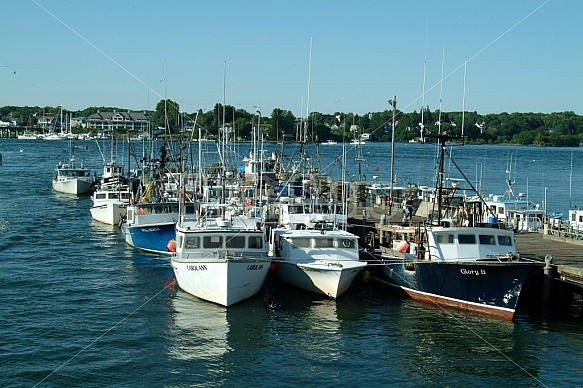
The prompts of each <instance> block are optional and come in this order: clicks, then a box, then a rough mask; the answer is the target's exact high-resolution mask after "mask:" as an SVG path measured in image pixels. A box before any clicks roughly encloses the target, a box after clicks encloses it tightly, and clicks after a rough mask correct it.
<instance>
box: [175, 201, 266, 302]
mask: <svg viewBox="0 0 583 388" xmlns="http://www.w3.org/2000/svg"><path fill="white" fill-rule="evenodd" d="M182 209H183V208H182V207H181V215H180V218H179V221H178V223H177V224H176V239H175V240H174V241H171V242H170V244H171V250H173V251H174V252H173V254H172V256H171V259H170V263H171V266H172V269H173V270H174V274H175V276H176V281H177V282H178V286H179V287H180V288H181V289H183V290H184V291H186V292H188V293H189V294H192V295H194V296H196V297H198V298H200V299H203V300H206V301H209V302H213V303H216V304H219V305H222V306H231V305H233V304H235V303H238V302H241V301H243V300H245V299H247V298H250V297H251V296H253V295H255V294H257V293H258V292H259V290H260V289H261V287H262V286H263V283H264V281H265V278H266V277H267V273H268V271H269V269H270V266H271V259H270V258H269V256H268V247H267V244H266V241H265V230H264V229H263V228H262V227H261V226H260V225H261V222H260V221H261V220H260V219H259V218H257V219H256V218H249V217H248V216H247V215H246V214H245V213H243V212H239V211H238V210H237V209H236V208H235V207H232V206H229V205H219V204H200V207H199V209H198V210H197V211H196V212H195V213H194V214H188V213H187V212H184V211H183V210H182Z"/></svg>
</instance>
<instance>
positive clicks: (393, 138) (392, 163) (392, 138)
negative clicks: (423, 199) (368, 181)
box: [389, 96, 397, 215]
mask: <svg viewBox="0 0 583 388" xmlns="http://www.w3.org/2000/svg"><path fill="white" fill-rule="evenodd" d="M389 104H390V105H391V106H392V107H393V123H392V127H393V130H392V132H391V181H390V188H389V190H390V192H389V196H390V198H391V203H390V205H389V215H391V213H392V210H393V202H394V200H395V198H393V182H394V180H395V179H394V175H395V114H396V111H397V96H393V98H392V99H391V100H389Z"/></svg>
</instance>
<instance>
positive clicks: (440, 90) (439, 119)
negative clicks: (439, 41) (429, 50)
mask: <svg viewBox="0 0 583 388" xmlns="http://www.w3.org/2000/svg"><path fill="white" fill-rule="evenodd" d="M444 62H445V47H443V48H442V54H441V81H440V82H439V118H438V120H437V122H438V123H439V134H440V135H441V111H442V108H441V104H442V102H443V64H444Z"/></svg>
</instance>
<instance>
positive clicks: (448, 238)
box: [435, 233, 453, 244]
mask: <svg viewBox="0 0 583 388" xmlns="http://www.w3.org/2000/svg"><path fill="white" fill-rule="evenodd" d="M435 242H436V243H437V244H453V234H450V233H438V234H436V235H435Z"/></svg>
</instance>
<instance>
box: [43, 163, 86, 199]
mask: <svg viewBox="0 0 583 388" xmlns="http://www.w3.org/2000/svg"><path fill="white" fill-rule="evenodd" d="M53 172H54V175H53V189H54V190H55V191H58V192H60V193H65V194H74V195H82V194H87V193H88V192H90V191H91V190H92V189H93V188H94V186H95V180H96V179H95V178H96V177H95V175H94V174H93V172H92V171H91V170H90V169H87V168H85V166H84V163H83V162H81V167H75V166H74V164H73V159H71V164H63V163H60V162H59V164H58V165H57V167H55V169H54V170H53Z"/></svg>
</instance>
